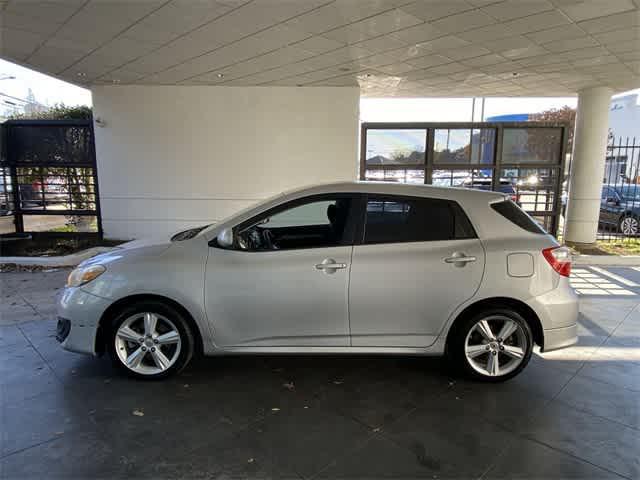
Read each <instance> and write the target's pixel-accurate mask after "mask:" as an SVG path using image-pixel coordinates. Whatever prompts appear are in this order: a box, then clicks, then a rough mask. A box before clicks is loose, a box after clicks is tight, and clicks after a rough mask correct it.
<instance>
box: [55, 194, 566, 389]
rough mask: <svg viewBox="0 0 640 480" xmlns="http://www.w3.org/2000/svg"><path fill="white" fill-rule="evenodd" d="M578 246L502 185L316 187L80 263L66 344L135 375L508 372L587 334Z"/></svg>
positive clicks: (495, 375)
mask: <svg viewBox="0 0 640 480" xmlns="http://www.w3.org/2000/svg"><path fill="white" fill-rule="evenodd" d="M570 268H571V259H570V255H569V251H568V250H567V249H566V248H565V247H562V246H560V245H559V244H558V243H557V242H556V240H555V239H554V238H553V237H552V236H551V235H548V234H547V233H545V232H544V231H543V230H542V229H541V228H540V227H539V226H538V224H537V223H536V222H535V221H534V220H533V219H532V218H531V217H529V216H528V215H527V214H526V213H525V212H523V211H522V210H521V209H520V208H519V207H518V206H517V205H516V204H515V203H513V202H512V201H511V200H510V199H509V198H508V197H507V196H505V195H504V194H500V193H493V192H486V191H479V190H466V189H453V188H438V187H432V186H426V185H420V186H408V185H398V184H386V183H340V184H330V185H318V186H313V187H310V188H305V189H301V190H296V191H292V192H288V193H285V194H282V195H279V196H277V197H275V198H272V199H270V200H267V201H265V202H263V203H260V204H259V205H257V206H255V207H252V208H250V209H247V210H245V211H242V212H240V213H238V214H236V215H234V216H232V217H231V218H229V219H227V220H225V221H222V222H220V223H218V224H216V225H213V226H207V227H202V228H194V229H190V230H186V231H184V232H181V233H178V234H176V235H174V236H173V237H171V238H170V239H169V238H166V239H159V240H157V241H152V240H149V241H144V240H141V241H134V242H130V243H127V244H124V245H122V247H121V248H118V249H116V250H113V251H111V252H109V253H106V254H102V255H98V256H96V257H93V258H92V259H90V260H88V261H85V262H83V263H82V264H81V265H79V266H78V268H76V269H75V270H74V271H73V272H72V273H71V274H70V275H69V279H68V282H67V287H66V289H65V290H64V292H63V293H62V295H61V296H60V300H59V309H58V315H59V318H58V340H59V341H60V342H62V346H63V347H64V348H66V349H67V350H71V351H75V352H82V353H88V354H93V355H96V354H101V353H103V352H108V353H109V354H110V355H111V357H112V358H113V361H114V362H115V364H116V365H117V366H118V367H119V368H121V369H123V370H124V371H125V372H127V373H129V374H131V375H133V376H135V377H138V378H147V379H152V378H163V377H167V376H168V375H171V374H173V373H176V372H178V371H180V370H182V369H183V368H184V367H185V366H186V365H187V363H188V362H189V360H190V359H191V358H192V356H193V355H194V354H196V353H197V354H204V355H220V354H251V353H252V354H265V353H287V354H342V353H368V354H411V355H415V354H419V355H441V354H446V355H447V356H448V357H449V358H450V360H451V361H452V362H454V363H455V365H456V366H457V367H459V368H460V369H461V371H463V372H466V374H468V375H470V376H472V377H474V378H476V379H480V380H485V381H502V380H506V379H508V378H511V377H513V376H514V375H516V374H518V373H519V372H520V371H521V370H522V369H523V368H524V367H525V366H526V365H527V363H528V362H529V359H530V357H531V354H532V351H533V347H534V344H537V345H539V347H540V349H541V350H545V351H546V350H553V349H557V348H562V347H566V346H569V345H572V344H574V343H575V342H576V339H577V324H576V320H577V316H578V302H577V297H576V295H575V293H574V291H573V289H572V288H571V286H570V285H569V278H568V277H569V273H570Z"/></svg>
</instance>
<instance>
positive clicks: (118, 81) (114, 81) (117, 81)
mask: <svg viewBox="0 0 640 480" xmlns="http://www.w3.org/2000/svg"><path fill="white" fill-rule="evenodd" d="M111 82H112V83H120V80H118V79H117V78H114V79H113V80H111Z"/></svg>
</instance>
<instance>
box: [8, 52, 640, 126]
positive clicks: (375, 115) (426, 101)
mask: <svg viewBox="0 0 640 480" xmlns="http://www.w3.org/2000/svg"><path fill="white" fill-rule="evenodd" d="M5 76H13V77H15V79H4V80H1V79H2V78H3V77H5ZM29 88H31V89H32V91H33V93H34V95H35V97H36V100H37V101H38V102H39V103H42V104H45V105H54V104H56V103H64V104H65V105H70V106H72V105H91V104H92V103H91V92H90V91H89V90H87V89H85V88H81V87H78V86H76V85H72V84H70V83H67V82H63V81H61V80H58V79H56V78H53V77H50V76H48V75H43V74H41V73H38V72H35V71H33V70H30V69H28V68H24V67H21V66H19V65H16V64H14V63H11V62H7V61H5V60H2V59H0V93H4V94H6V95H10V96H12V97H17V98H22V99H25V98H26V96H27V94H28V89H29ZM628 93H640V89H637V90H632V91H631V92H625V93H624V94H628ZM620 95H623V94H620ZM0 98H1V97H0ZM472 102H473V101H472V99H470V98H363V99H362V100H361V102H360V119H361V121H363V122H412V121H414V122H436V121H438V122H465V121H467V122H468V121H471V110H472V108H471V105H472ZM564 105H569V106H570V107H575V106H576V105H577V97H565V98H551V97H544V98H517V97H510V98H487V99H486V101H485V109H484V118H485V119H486V118H487V117H491V116H494V115H504V114H511V113H536V112H540V111H543V110H547V109H550V108H560V107H562V106H564ZM2 107H3V105H2V104H1V103H0V111H1V110H2ZM479 109H480V101H479V100H478V101H477V102H476V116H475V120H476V121H479V120H480V116H479Z"/></svg>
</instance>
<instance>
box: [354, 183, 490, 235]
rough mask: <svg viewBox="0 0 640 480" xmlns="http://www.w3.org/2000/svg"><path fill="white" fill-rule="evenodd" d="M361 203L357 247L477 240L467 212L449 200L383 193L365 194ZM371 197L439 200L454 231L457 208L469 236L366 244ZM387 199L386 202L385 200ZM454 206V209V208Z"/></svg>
mask: <svg viewBox="0 0 640 480" xmlns="http://www.w3.org/2000/svg"><path fill="white" fill-rule="evenodd" d="M363 197H364V198H363V201H362V204H361V210H362V212H361V225H362V230H361V231H360V232H358V241H359V243H357V245H393V244H403V243H434V242H453V241H458V240H473V239H477V238H478V234H477V232H476V229H475V227H474V226H473V223H472V222H471V219H470V218H469V215H467V212H465V211H464V209H463V208H462V206H461V205H460V203H458V202H457V201H456V200H453V199H450V198H437V197H423V196H417V195H394V194H385V193H367V194H366V195H364V196H363ZM371 197H373V198H376V199H377V198H382V199H383V200H382V201H403V200H405V201H412V200H439V201H443V202H447V207H448V209H449V211H450V212H451V215H452V216H453V219H454V220H453V224H454V230H455V225H456V211H455V209H456V208H457V210H458V213H460V214H462V215H463V216H464V218H465V219H466V221H467V222H466V223H467V224H468V226H469V228H470V229H471V235H469V236H465V237H459V238H458V237H454V238H450V239H447V240H397V241H393V242H386V241H378V242H366V241H365V235H366V229H367V205H368V204H369V199H370V198H371ZM387 199H388V200H387ZM454 205H455V207H454ZM454 235H455V231H454Z"/></svg>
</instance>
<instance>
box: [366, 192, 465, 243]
mask: <svg viewBox="0 0 640 480" xmlns="http://www.w3.org/2000/svg"><path fill="white" fill-rule="evenodd" d="M473 237H475V233H474V231H473V228H472V226H471V224H470V223H469V220H468V218H467V217H466V215H465V214H464V212H463V211H462V209H461V208H460V206H459V205H458V204H457V203H455V202H452V201H450V200H441V199H432V198H419V197H414V198H411V197H375V196H370V197H369V199H368V201H367V215H366V220H365V233H364V243H399V242H428V241H438V240H454V239H463V238H473Z"/></svg>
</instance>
